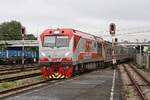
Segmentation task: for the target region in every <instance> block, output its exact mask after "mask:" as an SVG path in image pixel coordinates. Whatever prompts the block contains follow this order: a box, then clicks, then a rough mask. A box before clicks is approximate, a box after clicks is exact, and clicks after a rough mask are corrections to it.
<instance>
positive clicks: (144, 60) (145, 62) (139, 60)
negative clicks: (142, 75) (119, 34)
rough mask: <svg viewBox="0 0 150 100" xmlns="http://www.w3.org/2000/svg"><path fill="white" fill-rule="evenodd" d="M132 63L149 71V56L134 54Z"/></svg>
mask: <svg viewBox="0 0 150 100" xmlns="http://www.w3.org/2000/svg"><path fill="white" fill-rule="evenodd" d="M134 61H135V63H136V64H138V65H139V67H140V68H145V69H148V70H150V54H148V53H146V54H136V55H135V57H134Z"/></svg>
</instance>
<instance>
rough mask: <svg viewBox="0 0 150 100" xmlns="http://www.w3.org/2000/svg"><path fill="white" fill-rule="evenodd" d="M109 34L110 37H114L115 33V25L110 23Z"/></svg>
mask: <svg viewBox="0 0 150 100" xmlns="http://www.w3.org/2000/svg"><path fill="white" fill-rule="evenodd" d="M109 32H110V34H111V35H114V34H115V32H116V25H115V24H114V23H111V24H110V26H109Z"/></svg>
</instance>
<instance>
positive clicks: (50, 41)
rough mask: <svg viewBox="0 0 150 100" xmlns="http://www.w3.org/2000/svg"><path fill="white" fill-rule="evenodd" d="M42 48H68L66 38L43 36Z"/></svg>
mask: <svg viewBox="0 0 150 100" xmlns="http://www.w3.org/2000/svg"><path fill="white" fill-rule="evenodd" d="M44 46H45V47H68V46H69V40H68V36H45V37H44Z"/></svg>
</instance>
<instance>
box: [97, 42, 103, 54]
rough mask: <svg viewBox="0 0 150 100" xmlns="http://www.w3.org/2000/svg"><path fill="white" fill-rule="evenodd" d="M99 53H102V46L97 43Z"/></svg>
mask: <svg viewBox="0 0 150 100" xmlns="http://www.w3.org/2000/svg"><path fill="white" fill-rule="evenodd" d="M97 52H99V53H101V52H102V44H101V43H97Z"/></svg>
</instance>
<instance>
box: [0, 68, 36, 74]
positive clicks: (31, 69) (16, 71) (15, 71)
mask: <svg viewBox="0 0 150 100" xmlns="http://www.w3.org/2000/svg"><path fill="white" fill-rule="evenodd" d="M38 69H39V68H28V69H24V70H23V71H22V70H12V71H2V72H0V75H7V74H15V73H20V72H27V71H33V70H38Z"/></svg>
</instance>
